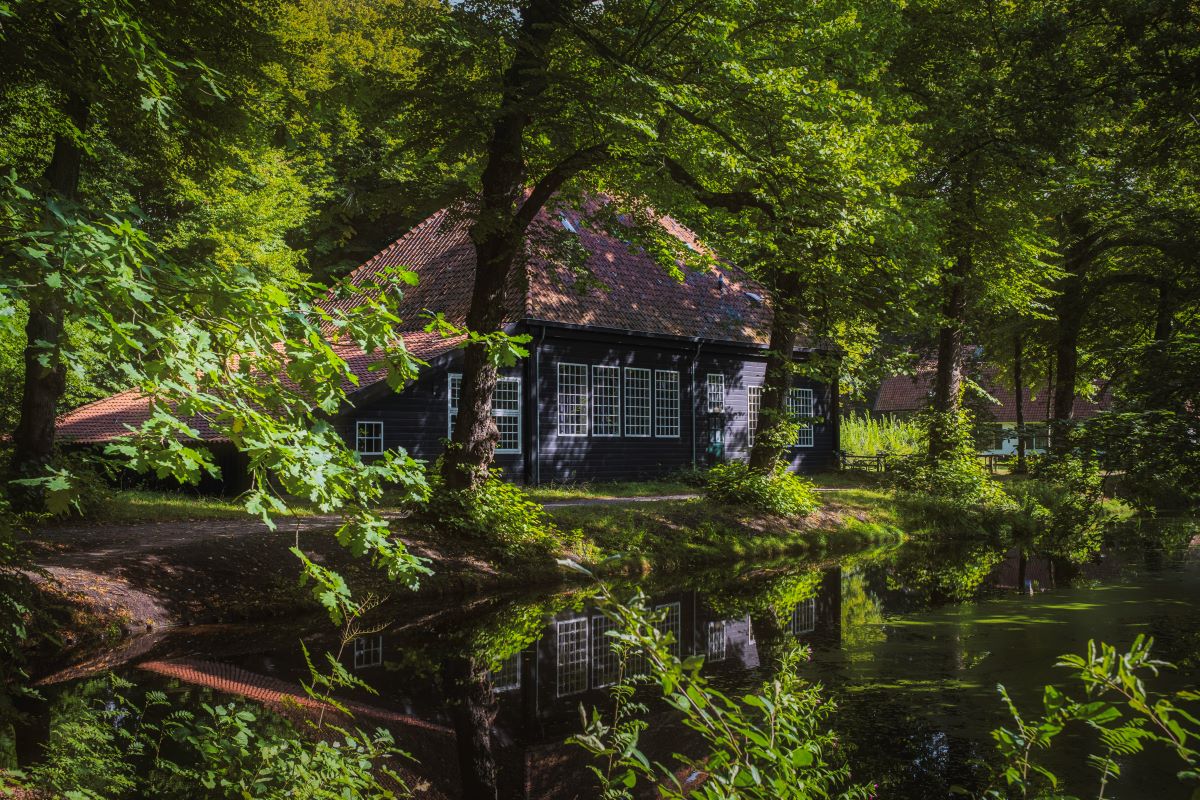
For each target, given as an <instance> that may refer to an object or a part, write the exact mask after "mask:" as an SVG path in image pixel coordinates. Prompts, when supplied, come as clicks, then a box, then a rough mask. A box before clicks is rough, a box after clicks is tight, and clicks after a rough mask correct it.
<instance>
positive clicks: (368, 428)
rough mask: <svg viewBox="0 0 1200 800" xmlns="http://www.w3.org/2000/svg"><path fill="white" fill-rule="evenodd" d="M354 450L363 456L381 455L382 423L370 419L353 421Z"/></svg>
mask: <svg viewBox="0 0 1200 800" xmlns="http://www.w3.org/2000/svg"><path fill="white" fill-rule="evenodd" d="M354 449H355V450H357V451H358V452H359V454H360V455H364V456H378V455H383V423H382V422H379V421H378V420H371V419H359V420H355V421H354Z"/></svg>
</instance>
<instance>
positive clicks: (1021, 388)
mask: <svg viewBox="0 0 1200 800" xmlns="http://www.w3.org/2000/svg"><path fill="white" fill-rule="evenodd" d="M1024 355H1025V354H1024V352H1023V343H1022V342H1021V334H1019V333H1018V334H1017V335H1016V336H1015V337H1013V398H1014V407H1015V410H1016V412H1017V469H1016V471H1017V472H1018V473H1019V474H1024V473H1025V472H1026V471H1027V465H1026V463H1025V441H1026V440H1025V379H1024V375H1023V374H1022V372H1023V368H1024V366H1025V365H1024Z"/></svg>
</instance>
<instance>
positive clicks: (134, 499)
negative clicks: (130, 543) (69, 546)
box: [76, 489, 312, 522]
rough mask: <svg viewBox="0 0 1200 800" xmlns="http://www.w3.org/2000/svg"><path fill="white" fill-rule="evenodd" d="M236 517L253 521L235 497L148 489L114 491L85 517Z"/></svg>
mask: <svg viewBox="0 0 1200 800" xmlns="http://www.w3.org/2000/svg"><path fill="white" fill-rule="evenodd" d="M297 513H298V514H300V515H303V516H307V515H308V514H310V513H312V512H311V511H307V510H304V509H299V510H297ZM238 518H241V519H245V520H250V519H252V518H251V517H250V515H249V514H247V513H246V509H245V507H244V506H243V505H242V502H241V501H240V500H238V499H237V498H232V497H206V496H203V495H194V494H188V493H186V492H156V491H150V490H147V489H124V490H121V491H114V492H113V493H112V496H111V497H109V498H108V499H106V500H105V501H104V502H103V503H102V504H101V505H100V506H99V507H98V508H94V509H92V510H91V511H90V512H88V515H87V520H88V521H89V522H180V521H186V520H200V519H238ZM76 521H77V520H76Z"/></svg>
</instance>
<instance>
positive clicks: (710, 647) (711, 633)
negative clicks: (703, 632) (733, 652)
mask: <svg viewBox="0 0 1200 800" xmlns="http://www.w3.org/2000/svg"><path fill="white" fill-rule="evenodd" d="M704 660H705V661H724V660H725V620H719V621H717V622H710V623H708V637H707V645H706V647H705V653H704Z"/></svg>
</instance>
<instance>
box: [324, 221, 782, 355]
mask: <svg viewBox="0 0 1200 800" xmlns="http://www.w3.org/2000/svg"><path fill="white" fill-rule="evenodd" d="M563 219H566V220H567V221H568V222H569V223H570V225H571V227H572V228H574V235H576V236H578V241H579V243H580V244H581V245H582V246H583V248H584V251H585V253H586V266H587V271H586V273H580V272H576V271H575V270H573V269H571V268H570V266H568V265H567V264H565V263H559V262H561V261H565V259H561V258H554V257H547V256H546V255H545V251H546V250H547V248H546V247H544V246H543V247H532V246H531V247H530V248H529V252H528V253H527V256H526V258H525V261H524V271H523V273H521V274H517V275H515V276H514V279H513V280H512V281H511V282H510V285H509V287H508V292H507V295H506V299H505V305H506V313H505V319H506V321H508V322H516V321H518V320H522V319H527V320H533V321H544V322H553V323H562V324H569V325H586V326H590V327H596V328H609V329H616V330H621V331H637V332H641V333H647V334H651V335H656V334H657V335H662V334H666V335H671V336H683V337H688V338H702V339H717V340H723V341H730V342H736V343H742V344H753V345H762V344H765V343H766V342H767V339H768V336H769V332H770V326H771V309H770V306H769V305H768V304H767V299H766V297H767V293H766V290H765V289H763V287H762V286H760V285H759V284H757V283H756V282H754V281H753V280H751V279H750V278H749V277H747V276H746V275H745V274H744V273H742V272H741V271H740V270H738V269H737V268H735V267H733V266H731V265H729V264H720V265H718V266H716V267H714V268H712V269H711V270H709V271H704V272H699V271H692V270H684V273H685V275H684V279H683V280H682V281H679V280H676V279H675V278H674V277H672V276H671V275H669V274H668V273H667V271H666V270H664V269H663V268H662V267H661V266H659V265H658V264H657V263H655V262H654V261H653V260H652V259H651V258H650V256H648V255H647V254H646V253H645V252H644V251H642V250H641V249H640V248H638V247H637V246H635V245H630V244H628V243H626V242H624V241H622V240H620V239H618V238H616V237H614V236H613V235H611V234H609V233H607V232H605V231H603V230H600V229H599V228H598V227H597V226H594V225H589V224H588V223H587V220H586V218H581V215H580V214H579V213H578V212H575V211H561V212H559V211H547V210H543V211H542V212H541V213H540V214H539V215H538V217H537V219H536V220H535V221H534V223H533V227H532V228H531V236H530V237H529V238H530V240H531V241H545V240H548V239H550V238H551V237H555V236H561V235H562V234H561V233H560V232H559V231H558V228H563V229H564V230H565V226H564V225H563V223H562V220H563ZM659 224H660V225H662V227H663V229H664V230H666V231H667V232H668V233H670V234H671V235H673V236H675V237H676V238H678V239H679V240H680V241H682V242H684V243H685V245H687V246H688V247H690V248H692V249H696V250H700V249H702V246H701V245H700V243H699V242H698V241H697V240H696V237H695V235H694V234H692V232H691V231H689V230H687V229H686V228H684V227H683V226H681V225H679V224H678V223H677V222H675V221H674V220H672V219H671V218H670V217H662V218H660V219H659ZM469 228H470V220H469V219H468V218H466V217H465V216H464V215H462V214H453V213H451V212H449V211H448V210H442V211H439V212H438V213H436V214H434V215H433V216H431V217H430V218H429V219H427V220H425V221H424V222H422V223H421V224H420V225H418V226H416V227H415V228H413V229H412V230H411V231H409V232H408V233H407V234H405V235H404V236H403V237H402V238H400V239H399V240H397V241H396V242H395V243H393V244H392V245H391V246H390V247H388V248H387V249H386V250H384V251H383V252H381V253H379V254H378V255H377V256H375V257H374V258H372V259H371V260H370V261H368V262H367V263H365V264H363V265H362V266H361V267H359V268H358V269H356V270H355V271H354V272H353V273H352V274H351V282H352V283H353V284H355V285H362V284H364V283H371V282H374V281H375V280H376V279H377V276H378V273H379V271H380V270H381V269H382V268H385V267H397V266H401V267H405V268H408V269H411V270H413V271H414V272H416V273H417V275H418V276H419V278H420V282H419V284H418V285H417V286H415V287H412V288H408V289H406V290H405V293H404V299H403V301H402V302H401V304H400V309H399V313H400V316H401V318H402V319H404V320H405V321H406V322H416V321H417V320H419V319H421V315H422V313H423V312H426V311H429V312H441V313H443V314H445V316H446V318H447V319H449V320H451V321H452V322H461V321H463V320H464V319H465V317H466V313H467V309H468V307H469V305H470V299H471V288H472V281H473V278H474V273H475V252H474V248H473V246H472V244H471V240H470V234H469ZM355 302H356V301H355V300H353V299H337V300H331V301H330V303H329V305H330V306H331V307H335V308H341V309H343V310H348V309H349V308H351V307H352V306H353V305H354V303H355Z"/></svg>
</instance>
